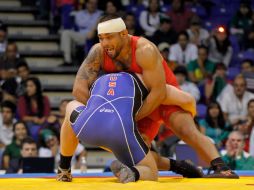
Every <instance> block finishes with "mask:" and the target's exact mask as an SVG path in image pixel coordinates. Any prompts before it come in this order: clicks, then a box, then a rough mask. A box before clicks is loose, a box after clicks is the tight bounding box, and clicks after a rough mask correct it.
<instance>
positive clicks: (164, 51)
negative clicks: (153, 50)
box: [158, 42, 177, 71]
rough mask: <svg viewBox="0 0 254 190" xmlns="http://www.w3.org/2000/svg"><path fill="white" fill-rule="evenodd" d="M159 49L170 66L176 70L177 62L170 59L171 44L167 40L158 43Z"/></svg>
mask: <svg viewBox="0 0 254 190" xmlns="http://www.w3.org/2000/svg"><path fill="white" fill-rule="evenodd" d="M158 49H159V50H160V53H161V55H162V57H163V59H164V60H165V61H166V62H167V64H168V67H169V68H170V69H171V70H172V71H174V70H175V68H176V66H177V65H176V62H175V61H170V60H169V59H168V58H169V50H170V46H169V44H168V43H166V42H162V43H160V44H159V45H158Z"/></svg>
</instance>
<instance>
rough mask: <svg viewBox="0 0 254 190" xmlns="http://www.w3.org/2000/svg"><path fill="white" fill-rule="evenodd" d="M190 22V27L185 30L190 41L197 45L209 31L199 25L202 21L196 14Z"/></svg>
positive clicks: (207, 36) (205, 38)
mask: <svg viewBox="0 0 254 190" xmlns="http://www.w3.org/2000/svg"><path fill="white" fill-rule="evenodd" d="M190 23H191V25H190V28H189V29H188V30H187V32H188V35H189V37H190V42H191V43H193V44H196V45H197V46H199V45H201V44H202V43H203V42H204V41H206V40H207V39H208V38H209V36H210V35H209V32H208V31H207V30H206V29H204V28H202V27H201V25H202V23H201V20H200V18H199V17H198V16H193V17H192V19H191V22H190Z"/></svg>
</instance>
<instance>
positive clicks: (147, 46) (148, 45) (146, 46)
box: [137, 37, 156, 54]
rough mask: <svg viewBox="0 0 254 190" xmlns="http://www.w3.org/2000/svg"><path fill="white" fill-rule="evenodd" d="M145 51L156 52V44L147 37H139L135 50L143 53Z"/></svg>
mask: <svg viewBox="0 0 254 190" xmlns="http://www.w3.org/2000/svg"><path fill="white" fill-rule="evenodd" d="M146 51H148V52H156V46H155V45H154V44H153V43H152V42H151V41H149V40H148V39H146V38H143V37H140V38H139V40H138V42H137V52H140V53H142V54H143V53H145V52H146Z"/></svg>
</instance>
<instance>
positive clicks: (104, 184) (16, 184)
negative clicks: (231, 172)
mask: <svg viewBox="0 0 254 190" xmlns="http://www.w3.org/2000/svg"><path fill="white" fill-rule="evenodd" d="M237 173H238V174H239V175H240V176H241V177H240V179H187V178H181V177H179V176H176V175H174V174H172V173H170V172H160V177H159V181H158V182H151V181H139V182H136V183H128V184H121V183H118V182H117V180H116V178H115V177H113V176H112V173H91V174H82V175H79V174H75V175H74V179H73V182H71V183H67V182H57V181H56V180H55V178H54V177H55V175H54V174H13V175H11V174H8V175H7V174H5V175H4V174H3V175H0V190H119V189H121V190H127V189H128V190H129V189H132V190H254V172H253V171H252V172H251V171H245V172H237Z"/></svg>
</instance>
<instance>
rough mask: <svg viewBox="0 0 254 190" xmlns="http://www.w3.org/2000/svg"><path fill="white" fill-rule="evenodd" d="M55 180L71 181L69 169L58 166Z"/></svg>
mask: <svg viewBox="0 0 254 190" xmlns="http://www.w3.org/2000/svg"><path fill="white" fill-rule="evenodd" d="M56 180H57V181H63V182H71V181H72V175H71V169H70V168H69V169H62V168H60V167H58V169H57V176H56Z"/></svg>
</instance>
